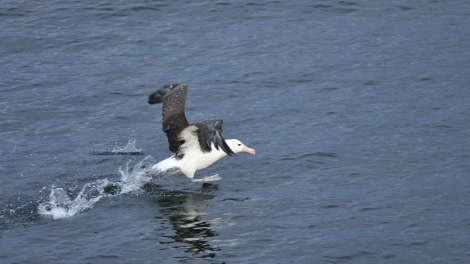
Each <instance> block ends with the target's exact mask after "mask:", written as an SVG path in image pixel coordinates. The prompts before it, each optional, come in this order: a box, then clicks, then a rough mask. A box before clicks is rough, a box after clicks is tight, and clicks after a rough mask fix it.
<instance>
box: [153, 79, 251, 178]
mask: <svg viewBox="0 0 470 264" xmlns="http://www.w3.org/2000/svg"><path fill="white" fill-rule="evenodd" d="M187 93H188V85H187V84H165V85H164V86H163V87H162V88H160V89H159V90H158V91H156V92H154V93H152V94H151V95H150V96H149V99H148V103H149V104H158V103H163V106H162V115H163V120H162V130H163V131H164V132H165V133H166V136H167V138H168V144H169V149H170V151H171V152H173V153H174V155H173V156H171V157H169V158H167V159H165V160H162V161H160V162H158V163H156V164H154V165H153V166H152V167H151V168H150V170H149V172H148V175H149V176H151V177H152V178H156V177H163V176H165V175H166V174H169V173H177V172H182V173H183V174H184V175H186V177H188V178H189V179H190V180H191V181H192V182H212V181H217V180H220V179H222V178H221V177H220V176H219V175H218V174H215V175H212V176H205V177H204V178H202V179H195V178H194V174H195V173H196V171H198V170H201V169H204V168H207V167H209V166H210V165H212V164H213V163H214V162H216V161H218V160H219V159H221V158H223V157H225V156H227V155H229V156H231V155H233V154H235V153H239V152H247V153H250V154H255V153H256V151H255V150H254V149H252V148H249V147H247V146H245V145H244V144H243V143H242V142H241V141H240V140H238V139H227V140H225V138H224V135H223V134H222V124H223V121H222V119H208V120H204V121H200V122H197V123H193V124H189V122H188V120H187V119H186V115H185V104H186V95H187Z"/></svg>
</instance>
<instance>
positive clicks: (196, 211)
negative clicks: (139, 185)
mask: <svg viewBox="0 0 470 264" xmlns="http://www.w3.org/2000/svg"><path fill="white" fill-rule="evenodd" d="M144 189H145V190H146V191H147V192H149V193H152V194H156V195H157V203H158V205H159V206H160V213H161V215H163V216H166V217H168V218H169V220H170V223H171V225H172V226H173V229H174V231H175V233H174V234H172V235H168V234H165V235H164V237H166V238H169V239H170V241H166V242H162V241H161V242H160V243H161V244H175V243H176V246H174V247H173V248H184V250H185V252H186V253H190V256H184V257H181V258H182V261H184V260H186V259H187V260H189V259H205V258H214V257H215V255H216V254H215V252H216V251H218V250H220V248H217V247H213V246H211V244H210V243H209V242H208V241H207V240H206V238H207V237H213V236H216V235H217V234H216V233H215V232H214V231H213V230H212V228H211V226H210V224H209V223H208V222H205V221H204V220H202V217H203V216H205V215H208V214H209V212H208V211H207V209H208V208H209V206H208V205H207V204H206V203H203V202H202V201H206V200H210V199H213V198H214V195H212V194H211V193H213V192H214V191H215V190H217V185H213V184H207V183H205V184H203V185H202V187H201V190H200V191H196V192H188V191H168V190H165V189H164V188H162V187H161V186H159V185H156V184H151V183H150V184H147V185H146V186H145V187H144ZM179 243H183V245H181V244H179Z"/></svg>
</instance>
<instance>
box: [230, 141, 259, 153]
mask: <svg viewBox="0 0 470 264" xmlns="http://www.w3.org/2000/svg"><path fill="white" fill-rule="evenodd" d="M225 142H227V145H228V146H229V147H230V149H231V150H232V151H233V152H234V153H240V152H247V153H250V154H253V155H254V154H256V150H254V149H252V148H249V147H247V146H245V145H244V144H243V143H242V142H241V141H240V140H238V139H228V140H226V141H225Z"/></svg>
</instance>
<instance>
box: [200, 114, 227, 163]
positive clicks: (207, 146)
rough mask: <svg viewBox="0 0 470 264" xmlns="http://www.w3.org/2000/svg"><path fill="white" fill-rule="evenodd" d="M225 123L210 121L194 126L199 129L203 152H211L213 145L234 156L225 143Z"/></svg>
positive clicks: (220, 120)
mask: <svg viewBox="0 0 470 264" xmlns="http://www.w3.org/2000/svg"><path fill="white" fill-rule="evenodd" d="M223 122H224V121H223V120H222V119H209V120H204V121H201V122H197V123H195V124H194V125H195V126H197V127H198V128H199V134H198V136H199V143H200V145H201V149H202V150H203V151H207V152H209V151H211V145H212V144H214V147H215V148H216V149H219V148H220V149H222V150H223V151H224V152H225V153H227V155H232V154H234V153H233V151H232V150H231V149H230V147H229V146H228V145H227V143H226V142H225V138H224V135H223V133H222V124H223Z"/></svg>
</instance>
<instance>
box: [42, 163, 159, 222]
mask: <svg viewBox="0 0 470 264" xmlns="http://www.w3.org/2000/svg"><path fill="white" fill-rule="evenodd" d="M154 163H155V160H154V159H153V158H152V157H151V156H147V157H146V158H144V159H143V160H142V161H140V162H138V163H137V164H136V165H134V166H133V167H132V168H130V166H129V165H130V161H128V162H127V164H126V167H125V168H119V173H120V174H121V179H120V180H119V181H117V182H111V181H109V180H108V179H100V180H95V181H92V182H89V183H86V184H85V185H84V186H83V187H82V189H81V190H80V192H79V193H78V195H77V196H76V197H75V198H74V199H72V198H71V197H70V195H69V194H68V193H67V192H66V191H65V190H64V189H63V188H60V187H54V186H53V187H52V188H51V192H50V194H49V200H48V201H45V202H43V203H40V204H39V205H38V212H39V214H41V215H44V216H49V217H52V218H53V219H60V218H64V217H70V216H74V215H77V214H79V213H81V212H83V211H85V210H87V209H90V208H92V207H93V205H94V204H96V203H97V202H98V201H99V200H101V199H102V198H104V197H107V196H113V195H121V194H125V193H129V192H132V191H136V190H139V189H140V188H141V187H142V186H143V185H144V184H145V183H147V182H149V181H150V180H151V179H150V178H149V177H148V176H147V174H146V171H147V168H148V167H150V166H151V165H152V164H154Z"/></svg>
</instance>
